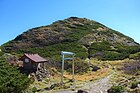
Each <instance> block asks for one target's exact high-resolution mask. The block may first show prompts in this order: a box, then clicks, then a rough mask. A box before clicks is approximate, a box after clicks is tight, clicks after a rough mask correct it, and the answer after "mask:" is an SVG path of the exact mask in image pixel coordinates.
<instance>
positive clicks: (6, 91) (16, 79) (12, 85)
mask: <svg viewBox="0 0 140 93" xmlns="http://www.w3.org/2000/svg"><path fill="white" fill-rule="evenodd" d="M29 84H30V79H29V78H28V77H27V76H25V75H23V74H21V73H20V72H19V71H18V70H17V68H15V67H12V66H9V65H8V64H7V63H6V62H5V61H4V60H3V59H0V93H22V92H23V91H24V90H26V88H28V86H29Z"/></svg>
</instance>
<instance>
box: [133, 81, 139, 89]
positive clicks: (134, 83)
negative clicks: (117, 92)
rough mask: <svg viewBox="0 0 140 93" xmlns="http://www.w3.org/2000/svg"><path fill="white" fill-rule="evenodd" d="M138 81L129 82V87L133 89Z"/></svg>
mask: <svg viewBox="0 0 140 93" xmlns="http://www.w3.org/2000/svg"><path fill="white" fill-rule="evenodd" d="M138 84H139V82H138V81H137V80H134V81H132V82H131V88H132V89H134V88H136V87H137V86H138Z"/></svg>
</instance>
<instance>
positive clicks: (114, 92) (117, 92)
mask: <svg viewBox="0 0 140 93" xmlns="http://www.w3.org/2000/svg"><path fill="white" fill-rule="evenodd" d="M124 89H125V88H124V86H112V87H111V88H110V89H109V90H108V93H123V92H124Z"/></svg>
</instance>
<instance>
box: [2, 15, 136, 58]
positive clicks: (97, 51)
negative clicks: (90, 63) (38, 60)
mask: <svg viewBox="0 0 140 93" xmlns="http://www.w3.org/2000/svg"><path fill="white" fill-rule="evenodd" d="M2 47H3V51H5V52H16V53H19V51H20V53H21V52H39V53H40V54H42V55H44V56H58V55H59V53H60V51H62V50H63V51H72V52H75V53H77V56H79V57H81V58H86V57H87V56H88V55H90V56H91V57H97V58H100V59H123V58H126V57H128V56H129V54H131V53H136V52H137V51H139V44H138V43H136V42H135V41H134V40H133V39H132V38H130V37H128V36H125V35H123V34H122V33H120V32H118V31H115V30H112V29H110V28H108V27H106V26H104V25H102V24H101V23H98V22H96V21H93V20H89V19H86V18H78V17H70V18H67V19H65V20H59V21H56V22H54V23H52V24H51V25H48V26H41V27H36V28H32V29H29V30H28V31H26V32H24V33H22V34H21V35H19V36H17V37H16V38H15V39H14V40H12V41H10V42H8V43H6V44H4V45H3V46H2ZM45 50H46V51H45ZM88 50H89V51H88ZM43 51H44V52H43ZM57 53H58V54H57ZM49 54H50V55H49Z"/></svg>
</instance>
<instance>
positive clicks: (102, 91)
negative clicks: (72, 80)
mask: <svg viewBox="0 0 140 93" xmlns="http://www.w3.org/2000/svg"><path fill="white" fill-rule="evenodd" d="M113 74H114V73H112V74H110V75H108V76H106V77H104V78H103V79H100V80H97V81H95V82H86V83H84V84H81V85H78V86H81V87H80V88H79V89H82V90H86V91H87V92H88V93H107V90H108V89H109V88H110V87H111V86H112V84H111V83H110V82H109V80H110V77H111V76H112V75H113ZM77 90H78V89H77ZM54 93H76V91H71V90H60V91H57V92H54Z"/></svg>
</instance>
